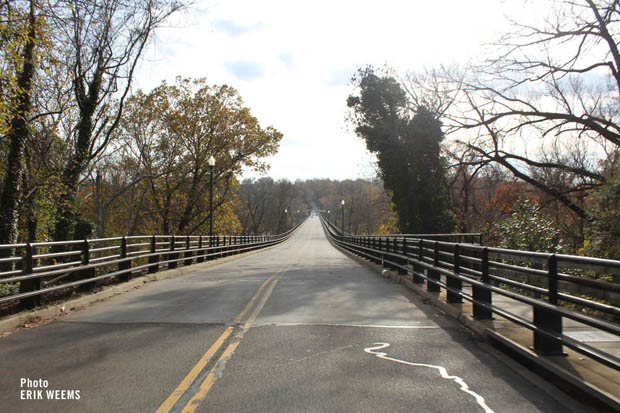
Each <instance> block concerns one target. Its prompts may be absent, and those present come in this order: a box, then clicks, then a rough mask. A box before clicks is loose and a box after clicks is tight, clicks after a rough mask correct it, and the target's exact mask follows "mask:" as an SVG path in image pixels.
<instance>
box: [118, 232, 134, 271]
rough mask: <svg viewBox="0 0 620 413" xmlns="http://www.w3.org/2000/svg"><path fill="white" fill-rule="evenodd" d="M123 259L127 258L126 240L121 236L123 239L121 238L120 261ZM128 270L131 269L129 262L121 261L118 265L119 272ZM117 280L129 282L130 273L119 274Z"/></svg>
mask: <svg viewBox="0 0 620 413" xmlns="http://www.w3.org/2000/svg"><path fill="white" fill-rule="evenodd" d="M125 258H127V238H125V236H124V235H123V238H121V259H125ZM130 268H131V262H130V261H121V262H119V263H118V270H119V271H123V270H128V269H130ZM119 278H120V279H121V280H122V281H129V280H131V272H127V273H125V274H121V276H120V277H119Z"/></svg>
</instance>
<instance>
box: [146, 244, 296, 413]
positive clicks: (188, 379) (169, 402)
mask: <svg viewBox="0 0 620 413" xmlns="http://www.w3.org/2000/svg"><path fill="white" fill-rule="evenodd" d="M302 250H303V248H302ZM296 258H297V254H295V255H294V256H293V257H291V259H290V260H289V261H288V262H287V263H286V264H285V265H284V267H282V268H281V269H280V270H279V271H278V272H277V273H275V274H274V275H272V276H271V277H269V278H268V279H266V280H265V281H264V282H263V283H262V284H261V286H260V287H258V290H257V291H256V293H255V294H254V296H253V297H252V299H251V300H250V301H249V302H248V304H247V305H246V306H245V307H244V308H243V311H241V313H239V315H238V316H237V317H236V318H235V319H234V320H233V321H234V323H235V324H237V325H238V324H239V323H241V324H242V328H241V329H240V330H239V329H238V327H237V326H230V327H227V328H226V330H224V332H223V333H222V335H220V336H219V337H218V339H217V340H215V342H214V343H213V344H212V345H211V347H209V349H208V350H207V352H206V353H205V354H204V355H203V356H202V357H201V358H200V360H198V362H197V363H196V365H195V366H194V367H193V368H192V369H191V370H190V372H189V373H187V376H185V378H184V379H183V380H182V381H181V383H179V385H178V386H177V387H176V389H174V391H173V392H172V394H170V396H168V398H167V399H166V400H165V401H164V402H163V403H162V405H161V406H160V407H159V409H157V413H168V412H169V411H170V410H172V409H173V408H174V407H175V405H176V404H177V403H178V401H179V400H180V399H181V398H182V397H183V395H184V394H185V393H186V392H187V390H188V389H189V388H190V387H191V386H192V384H194V382H195V381H196V379H197V378H198V376H200V374H201V372H202V371H203V370H204V369H205V368H206V367H207V365H208V364H209V362H210V361H211V359H213V357H214V356H215V355H216V353H218V351H219V350H220V349H221V348H222V346H223V345H224V344H225V343H227V342H229V341H230V343H229V344H228V347H226V349H225V350H224V351H223V352H222V353H221V354H220V356H219V358H218V359H217V360H216V362H215V363H214V364H213V365H212V367H211V370H209V372H208V373H207V375H206V377H205V378H204V379H203V381H202V382H201V383H200V385H199V387H198V391H197V392H196V393H195V394H194V395H193V396H192V397H191V399H190V400H189V401H188V402H187V404H186V405H185V406H184V407H183V409H182V410H181V411H182V412H183V413H193V412H195V411H196V409H197V408H198V406H199V405H200V403H201V402H202V401H203V400H204V399H205V397H206V396H207V393H209V390H211V387H212V386H213V383H215V370H216V368H217V367H218V366H220V364H221V363H224V364H222V366H223V365H225V363H226V362H227V361H228V360H229V359H230V357H231V356H232V354H233V353H234V352H235V349H236V348H237V346H238V345H239V343H240V342H241V339H242V338H243V334H244V332H245V331H246V330H247V329H248V328H250V326H251V325H252V323H253V322H254V321H255V320H256V318H257V317H258V315H259V314H260V312H261V311H262V309H263V307H264V306H265V303H267V300H268V299H269V296H270V295H271V293H272V292H273V289H274V288H275V286H276V284H277V283H278V278H279V276H280V275H281V274H282V273H283V272H285V271H286V270H287V269H288V268H289V267H290V265H291V264H292V262H293V260H295V259H296ZM263 292H264V294H263ZM259 298H260V301H259V302H258V305H256V307H255V308H254V311H253V312H252V313H251V314H250V316H249V317H248V318H247V319H246V320H245V321H244V322H243V323H242V320H243V318H244V317H245V316H246V314H247V313H248V312H249V311H250V310H251V309H252V308H253V307H254V304H256V302H257V301H258V300H259ZM235 329H238V330H239V331H238V332H237V334H236V335H235V336H234V337H233V338H232V340H229V339H230V337H231V335H232V334H233V332H234V331H235Z"/></svg>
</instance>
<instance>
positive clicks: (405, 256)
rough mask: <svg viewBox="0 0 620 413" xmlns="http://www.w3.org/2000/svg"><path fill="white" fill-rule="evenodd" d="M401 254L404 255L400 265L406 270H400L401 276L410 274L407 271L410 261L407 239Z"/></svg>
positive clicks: (404, 240)
mask: <svg viewBox="0 0 620 413" xmlns="http://www.w3.org/2000/svg"><path fill="white" fill-rule="evenodd" d="M401 253H402V254H403V258H402V260H400V265H402V266H403V267H405V268H399V269H398V273H399V274H401V275H407V273H408V272H409V271H407V270H406V268H407V266H408V265H409V259H408V258H407V237H403V245H402V250H401Z"/></svg>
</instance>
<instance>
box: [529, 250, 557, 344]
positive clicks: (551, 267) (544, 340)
mask: <svg viewBox="0 0 620 413" xmlns="http://www.w3.org/2000/svg"><path fill="white" fill-rule="evenodd" d="M547 268H548V276H549V287H548V289H549V304H552V305H557V304H558V262H557V258H556V256H555V254H551V255H550V256H549V258H548V260H547ZM534 324H535V325H536V327H539V328H542V329H545V330H547V331H549V332H551V333H554V334H558V335H559V334H562V316H561V315H560V314H558V313H556V312H554V311H552V310H548V309H546V308H542V307H538V306H534ZM534 350H535V351H537V352H539V353H541V354H544V355H562V354H563V353H562V343H561V342H560V341H557V340H554V339H552V338H549V337H545V336H544V335H542V334H540V333H538V332H536V331H534Z"/></svg>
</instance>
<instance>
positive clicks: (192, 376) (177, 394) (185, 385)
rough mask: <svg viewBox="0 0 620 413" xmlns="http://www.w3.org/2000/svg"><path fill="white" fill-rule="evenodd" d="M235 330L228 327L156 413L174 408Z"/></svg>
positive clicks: (163, 412)
mask: <svg viewBox="0 0 620 413" xmlns="http://www.w3.org/2000/svg"><path fill="white" fill-rule="evenodd" d="M234 329H235V328H234V327H228V328H227V329H226V330H225V331H224V333H222V335H221V336H219V338H218V339H217V340H216V341H215V343H213V345H212V346H211V347H210V348H209V350H207V352H206V353H205V354H204V355H203V356H202V357H201V358H200V360H198V363H196V365H195V366H194V367H193V368H192V369H191V371H190V372H189V373H188V374H187V376H185V378H184V379H183V380H182V381H181V383H180V384H179V385H178V386H177V388H176V389H174V391H173V392H172V394H171V395H170V396H169V397H168V398H167V399H166V401H164V402H163V403H162V405H161V406H160V407H159V409H157V413H166V412H168V411H170V409H172V408H173V407H174V405H175V404H176V402H177V401H179V399H180V398H181V396H183V393H185V391H186V390H187V389H189V386H191V384H192V383H193V382H194V380H196V377H198V375H199V374H200V372H201V371H202V370H203V369H204V368H205V366H206V365H207V363H209V360H211V357H213V355H214V354H215V353H216V352H217V351H218V350H219V349H220V347H221V346H222V344H224V342H225V341H226V339H227V338H228V337H229V336H230V335H231V333H232V332H233V330H234Z"/></svg>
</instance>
